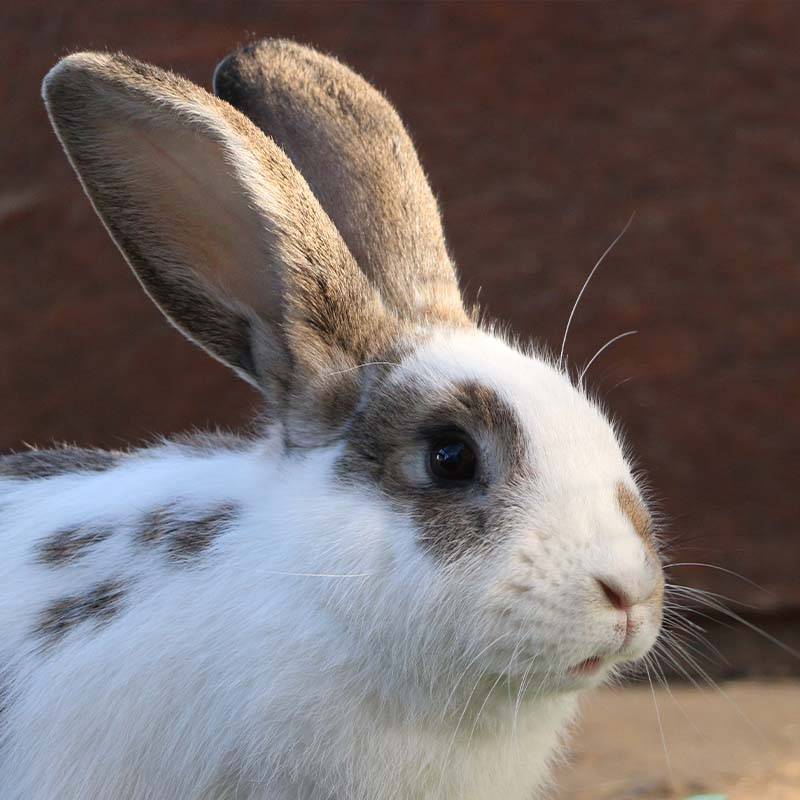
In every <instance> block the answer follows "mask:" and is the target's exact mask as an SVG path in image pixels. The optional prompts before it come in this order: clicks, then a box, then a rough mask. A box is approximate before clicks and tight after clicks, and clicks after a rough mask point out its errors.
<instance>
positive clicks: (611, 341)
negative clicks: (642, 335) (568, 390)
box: [578, 331, 639, 386]
mask: <svg viewBox="0 0 800 800" xmlns="http://www.w3.org/2000/svg"><path fill="white" fill-rule="evenodd" d="M637 333H639V331H625V333H620V334H617V335H616V336H615V337H614V338H613V339H609V340H608V341H607V342H606V343H605V344H604V345H603V346H602V347H601V348H600V349H599V350H598V351H597V352H596V353H595V354H594V355H593V356H592V357H591V358H590V359H589V363H588V364H587V365H586V366H585V367H584V368H583V369H582V370H581V374H580V375H579V376H578V385H580V386H582V385H583V378H584V376H585V375H586V373H587V372H588V371H589V367H591V366H592V364H594V362H595V361H596V360H597V358H598V356H599V355H600V354H601V353H602V352H603V351H604V350H607V349H608V348H609V347H611V345H612V344H614V342H618V341H619V340H620V339H624V338H625V337H626V336H633V335H634V334H637Z"/></svg>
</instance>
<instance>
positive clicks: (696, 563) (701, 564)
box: [663, 561, 775, 597]
mask: <svg viewBox="0 0 800 800" xmlns="http://www.w3.org/2000/svg"><path fill="white" fill-rule="evenodd" d="M673 567H706V568H707V569H715V570H717V571H718V572H724V573H725V574H726V575H733V577H734V578H739V580H741V581H744V582H745V583H749V584H750V586H752V587H754V588H755V589H760V590H761V591H762V592H765V593H766V594H770V595H772V596H773V597H774V596H775V592H773V591H772V590H771V589H766V588H765V587H763V586H762V585H761V584H759V583H756V582H755V581H752V580H750V578H748V577H746V576H745V575H742V574H740V573H739V572H734V571H733V570H732V569H728V568H727V567H720V566H719V565H718V564H706V563H704V562H702V561H678V562H675V563H673V564H665V565H664V567H663V569H672V568H673Z"/></svg>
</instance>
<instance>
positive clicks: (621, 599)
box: [595, 578, 631, 611]
mask: <svg viewBox="0 0 800 800" xmlns="http://www.w3.org/2000/svg"><path fill="white" fill-rule="evenodd" d="M595 580H596V581H597V582H598V583H599V584H600V588H601V589H602V590H603V594H604V595H605V596H606V598H607V599H608V602H609V603H611V605H612V606H614V608H617V609H619V610H620V611H628V609H630V607H631V602H630V600H629V599H628V596H627V595H626V594H625V592H623V591H622V590H621V589H619V588H617V587H615V586H613V585H612V584H610V583H608V582H607V581H604V580H603V579H602V578H596V579H595Z"/></svg>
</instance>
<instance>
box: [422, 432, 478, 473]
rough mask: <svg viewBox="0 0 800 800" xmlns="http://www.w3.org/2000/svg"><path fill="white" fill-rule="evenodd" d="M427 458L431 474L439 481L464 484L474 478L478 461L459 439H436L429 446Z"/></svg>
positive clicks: (467, 446) (466, 445)
mask: <svg viewBox="0 0 800 800" xmlns="http://www.w3.org/2000/svg"><path fill="white" fill-rule="evenodd" d="M429 457H430V466H431V472H432V473H433V475H434V477H436V478H438V479H439V480H440V481H447V482H448V483H449V482H465V481H471V480H472V479H473V478H474V477H475V468H476V466H477V463H478V459H477V458H476V456H475V451H474V450H473V449H472V448H471V447H470V446H469V445H468V444H467V443H466V442H464V441H463V440H461V439H456V438H444V439H438V440H437V441H435V442H434V443H433V445H432V446H431V449H430V456H429Z"/></svg>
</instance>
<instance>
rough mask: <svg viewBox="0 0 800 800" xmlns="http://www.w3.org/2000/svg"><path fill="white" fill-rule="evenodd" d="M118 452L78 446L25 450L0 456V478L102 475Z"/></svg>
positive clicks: (116, 457) (118, 460)
mask: <svg viewBox="0 0 800 800" xmlns="http://www.w3.org/2000/svg"><path fill="white" fill-rule="evenodd" d="M122 457H123V454H122V453H113V452H109V451H107V450H93V449H85V448H81V447H60V448H58V449H54V450H29V451H27V452H24V453H9V454H7V455H2V456H0V478H18V479H22V480H36V479H38V478H53V477H55V476H57V475H68V474H69V473H71V472H105V471H106V470H109V469H112V468H113V467H115V466H116V465H117V464H118V463H119V462H120V460H121V458H122Z"/></svg>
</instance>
